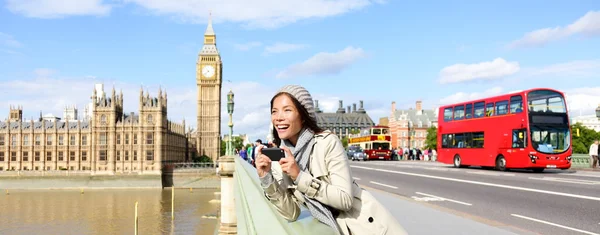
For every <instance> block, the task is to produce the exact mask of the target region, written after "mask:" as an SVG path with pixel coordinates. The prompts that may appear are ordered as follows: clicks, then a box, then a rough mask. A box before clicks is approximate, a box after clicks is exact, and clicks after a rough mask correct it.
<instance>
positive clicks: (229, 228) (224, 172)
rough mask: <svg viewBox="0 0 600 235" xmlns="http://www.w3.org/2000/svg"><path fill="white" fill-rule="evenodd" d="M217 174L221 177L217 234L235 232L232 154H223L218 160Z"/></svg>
mask: <svg viewBox="0 0 600 235" xmlns="http://www.w3.org/2000/svg"><path fill="white" fill-rule="evenodd" d="M218 161H219V176H220V177H221V221H220V225H219V234H237V217H236V215H235V201H234V199H233V196H234V192H233V187H234V186H235V185H234V180H233V172H234V171H235V162H234V161H235V160H234V157H232V156H223V157H221V158H220V159H219V160H218Z"/></svg>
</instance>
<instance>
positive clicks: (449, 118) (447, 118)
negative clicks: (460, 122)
mask: <svg viewBox="0 0 600 235" xmlns="http://www.w3.org/2000/svg"><path fill="white" fill-rule="evenodd" d="M444 121H452V108H446V109H444Z"/></svg>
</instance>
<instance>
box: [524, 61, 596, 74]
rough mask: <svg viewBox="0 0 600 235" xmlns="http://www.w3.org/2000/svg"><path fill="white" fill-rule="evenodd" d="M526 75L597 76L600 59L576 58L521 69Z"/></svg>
mask: <svg viewBox="0 0 600 235" xmlns="http://www.w3.org/2000/svg"><path fill="white" fill-rule="evenodd" d="M523 71H524V72H525V71H527V73H526V74H527V75H526V76H540V75H553V76H557V75H566V76H577V77H585V76H597V75H598V74H599V73H600V60H576V61H570V62H566V63H558V64H552V65H548V66H544V67H539V68H527V69H523Z"/></svg>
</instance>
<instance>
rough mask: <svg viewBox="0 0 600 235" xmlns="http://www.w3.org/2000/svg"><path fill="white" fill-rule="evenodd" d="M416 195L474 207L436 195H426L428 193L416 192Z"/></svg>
mask: <svg viewBox="0 0 600 235" xmlns="http://www.w3.org/2000/svg"><path fill="white" fill-rule="evenodd" d="M416 194H420V195H424V196H428V197H435V198H439V199H442V200H443V201H449V202H454V203H458V204H463V205H467V206H472V205H473V204H471V203H466V202H461V201H457V200H452V199H448V198H443V197H440V196H435V195H431V194H426V193H420V192H416Z"/></svg>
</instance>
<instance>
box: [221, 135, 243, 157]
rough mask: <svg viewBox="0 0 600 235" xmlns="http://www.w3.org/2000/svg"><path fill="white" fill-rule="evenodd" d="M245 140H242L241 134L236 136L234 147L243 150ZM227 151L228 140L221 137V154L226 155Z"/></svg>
mask: <svg viewBox="0 0 600 235" xmlns="http://www.w3.org/2000/svg"><path fill="white" fill-rule="evenodd" d="M243 142H244V140H242V138H240V137H239V136H234V137H233V145H232V146H233V149H238V150H241V149H242V147H243V146H244V144H243ZM225 151H227V141H225V140H223V139H221V156H224V155H225Z"/></svg>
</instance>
